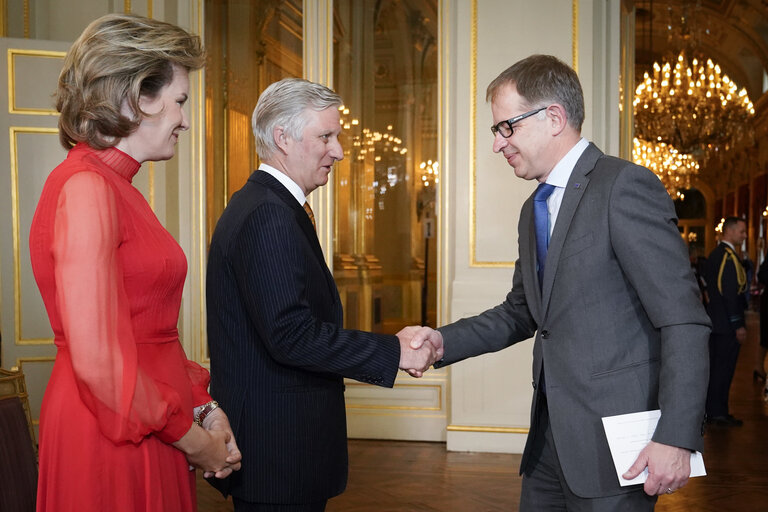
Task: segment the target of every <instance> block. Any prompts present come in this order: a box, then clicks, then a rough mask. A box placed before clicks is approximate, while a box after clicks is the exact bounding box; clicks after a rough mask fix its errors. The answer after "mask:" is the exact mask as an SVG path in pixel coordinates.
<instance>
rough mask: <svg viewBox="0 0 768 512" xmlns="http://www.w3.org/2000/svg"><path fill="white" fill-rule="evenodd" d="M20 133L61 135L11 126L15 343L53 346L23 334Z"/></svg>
mask: <svg viewBox="0 0 768 512" xmlns="http://www.w3.org/2000/svg"><path fill="white" fill-rule="evenodd" d="M19 133H38V134H48V135H55V134H57V133H59V130H58V129H57V128H39V127H31V126H11V127H10V145H11V146H10V152H11V223H12V225H13V296H14V300H15V302H16V303H15V305H14V306H15V310H16V314H15V319H14V321H15V327H16V332H15V338H16V339H15V340H14V341H15V343H16V345H51V344H52V343H53V339H52V338H48V339H37V338H29V339H24V336H23V334H22V332H21V326H22V323H21V309H22V308H21V263H20V262H21V240H20V237H21V235H20V231H21V227H20V225H19V223H20V220H19V217H20V215H19V156H18V152H17V150H16V147H17V137H16V135H17V134H19Z"/></svg>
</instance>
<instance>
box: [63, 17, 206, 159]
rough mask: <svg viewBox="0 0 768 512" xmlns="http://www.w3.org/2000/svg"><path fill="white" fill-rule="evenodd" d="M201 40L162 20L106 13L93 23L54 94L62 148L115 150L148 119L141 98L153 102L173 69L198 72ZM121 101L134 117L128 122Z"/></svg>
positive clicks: (77, 43) (67, 61) (72, 54)
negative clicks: (79, 146)
mask: <svg viewBox="0 0 768 512" xmlns="http://www.w3.org/2000/svg"><path fill="white" fill-rule="evenodd" d="M204 62H205V54H204V51H203V48H202V43H201V42H200V38H199V37H198V36H196V35H192V34H190V33H188V32H187V31H185V30H184V29H182V28H180V27H177V26H176V25H172V24H170V23H166V22H163V21H158V20H154V19H151V18H145V17H143V16H138V15H135V14H108V15H106V16H102V17H101V18H98V19H97V20H95V21H93V22H92V23H91V24H90V25H88V27H86V29H85V30H84V31H83V33H82V34H81V35H80V37H78V38H77V40H76V41H75V42H74V44H73V45H72V47H71V48H70V49H69V52H68V53H67V56H66V58H65V59H64V69H62V71H61V74H60V75H59V84H58V89H57V91H56V95H55V97H56V110H58V111H59V112H61V116H60V117H59V140H60V141H61V144H62V145H63V146H64V148H65V149H69V148H71V147H72V146H74V145H75V144H76V143H78V142H85V143H87V144H88V145H89V146H91V147H93V148H96V149H105V148H108V147H111V146H114V145H115V144H116V143H117V142H118V140H119V139H121V138H123V137H126V136H127V135H130V134H131V133H132V132H133V131H134V130H135V129H136V128H137V127H138V126H139V123H140V122H141V118H142V117H143V116H144V115H146V114H145V113H144V112H142V110H141V108H140V107H139V98H140V97H141V96H145V97H149V98H154V97H156V96H157V94H158V93H159V92H160V90H161V89H162V88H163V87H164V86H166V85H168V84H169V83H170V82H171V81H172V80H173V66H174V65H178V66H181V67H182V68H185V69H186V70H187V71H190V70H193V69H200V68H201V67H202V66H203V64H204ZM123 102H127V104H128V107H129V108H130V110H131V112H132V113H133V114H134V116H133V117H132V118H129V117H126V116H125V115H124V114H122V113H121V111H120V109H121V107H122V105H123Z"/></svg>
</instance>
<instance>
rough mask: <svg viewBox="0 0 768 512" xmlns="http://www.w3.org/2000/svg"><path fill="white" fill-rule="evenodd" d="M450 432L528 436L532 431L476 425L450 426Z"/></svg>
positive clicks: (447, 428)
mask: <svg viewBox="0 0 768 512" xmlns="http://www.w3.org/2000/svg"><path fill="white" fill-rule="evenodd" d="M446 430H448V432H482V433H486V434H526V435H527V434H528V432H529V431H530V429H527V428H521V427H487V426H474V425H448V426H447V427H446Z"/></svg>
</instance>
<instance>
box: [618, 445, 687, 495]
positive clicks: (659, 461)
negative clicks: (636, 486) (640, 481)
mask: <svg viewBox="0 0 768 512" xmlns="http://www.w3.org/2000/svg"><path fill="white" fill-rule="evenodd" d="M646 467H647V468H648V479H647V480H646V481H645V486H644V487H643V490H645V493H646V494H648V495H649V496H654V495H657V494H658V495H661V494H672V493H673V492H675V491H676V490H678V489H680V488H681V487H683V486H684V485H685V484H686V483H688V478H689V477H690V475H691V452H690V450H686V449H685V448H678V447H677V446H669V445H666V444H660V443H655V442H653V441H651V442H650V443H648V445H647V446H646V447H645V448H643V450H642V451H641V452H640V455H638V456H637V460H635V463H634V464H632V467H630V468H629V469H628V470H627V472H626V473H624V474H623V475H622V477H623V478H624V479H626V480H631V479H633V478H635V477H636V476H638V475H639V474H640V473H642V472H643V470H644V469H645V468H646Z"/></svg>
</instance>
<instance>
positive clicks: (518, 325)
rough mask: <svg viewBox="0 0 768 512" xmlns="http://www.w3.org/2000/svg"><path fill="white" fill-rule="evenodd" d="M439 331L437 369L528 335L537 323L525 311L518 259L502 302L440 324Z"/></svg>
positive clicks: (513, 342)
mask: <svg viewBox="0 0 768 512" xmlns="http://www.w3.org/2000/svg"><path fill="white" fill-rule="evenodd" d="M438 331H440V333H441V334H442V335H443V341H444V343H445V357H444V358H443V360H442V361H440V362H438V363H437V364H436V365H435V367H437V368H439V367H442V366H446V365H449V364H452V363H456V362H458V361H461V360H463V359H467V358H469V357H474V356H478V355H480V354H485V353H488V352H496V351H499V350H501V349H504V348H506V347H509V346H510V345H513V344H515V343H517V342H520V341H523V340H527V339H528V338H531V337H532V336H533V335H534V334H535V332H536V322H535V321H534V320H533V317H532V316H531V313H530V311H529V310H528V303H527V302H526V299H525V293H524V291H523V279H522V274H521V272H520V265H519V260H518V261H517V262H516V263H515V272H514V276H513V278H512V290H510V292H509V293H508V294H507V298H506V300H505V301H504V302H503V303H501V304H499V305H498V306H496V307H495V308H493V309H489V310H488V311H486V312H484V313H481V314H479V315H477V316H474V317H470V318H464V319H461V320H459V321H457V322H454V323H452V324H449V325H445V326H443V327H440V328H439V329H438Z"/></svg>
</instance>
